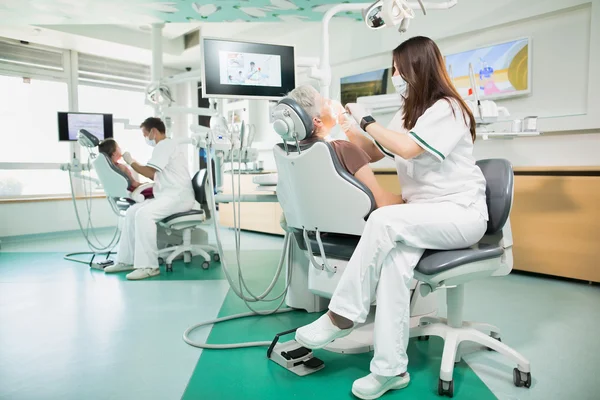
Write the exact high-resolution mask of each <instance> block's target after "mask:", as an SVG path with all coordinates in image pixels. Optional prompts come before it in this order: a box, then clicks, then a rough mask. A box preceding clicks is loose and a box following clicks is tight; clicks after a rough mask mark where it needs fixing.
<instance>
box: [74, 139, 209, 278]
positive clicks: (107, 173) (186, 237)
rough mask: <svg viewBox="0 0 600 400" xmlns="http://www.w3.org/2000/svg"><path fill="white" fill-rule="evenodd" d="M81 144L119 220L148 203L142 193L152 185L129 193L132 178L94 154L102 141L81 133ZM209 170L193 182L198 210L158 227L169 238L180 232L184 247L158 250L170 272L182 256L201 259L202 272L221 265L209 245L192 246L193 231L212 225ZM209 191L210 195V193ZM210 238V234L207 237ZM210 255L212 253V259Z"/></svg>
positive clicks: (169, 217) (105, 159) (188, 212)
mask: <svg viewBox="0 0 600 400" xmlns="http://www.w3.org/2000/svg"><path fill="white" fill-rule="evenodd" d="M78 142H79V144H80V145H82V146H84V147H86V148H88V149H89V151H90V162H91V164H92V166H93V167H94V170H95V171H96V174H97V175H98V179H99V181H100V183H101V184H102V187H103V189H104V191H105V193H106V197H107V198H108V201H109V203H110V204H111V206H112V208H113V211H114V212H115V213H116V214H117V215H118V216H120V217H124V216H125V213H126V212H127V209H128V208H129V207H131V206H132V205H134V204H136V203H139V202H142V201H144V200H145V199H146V197H145V196H144V195H143V193H142V192H144V191H146V190H147V189H149V188H151V187H152V186H153V185H154V184H153V183H146V184H143V185H140V186H139V187H137V188H136V189H135V190H134V191H131V192H130V191H129V190H128V188H130V187H131V182H130V180H129V177H128V176H127V175H126V174H124V173H123V171H121V170H120V169H119V168H118V167H117V166H115V165H114V163H113V162H112V161H111V160H110V159H109V158H108V156H107V155H106V154H104V153H102V152H100V151H98V152H94V151H93V149H94V148H96V147H98V145H99V144H100V141H99V140H98V138H97V137H96V136H94V135H93V134H92V133H90V132H88V131H86V130H84V129H82V130H80V131H79V133H78ZM208 186H209V185H208V180H207V172H206V169H201V170H200V171H198V172H197V173H196V174H195V176H194V177H193V179H192V187H193V189H194V197H195V199H196V202H197V203H198V204H199V206H200V209H199V210H190V211H185V212H181V213H177V214H173V215H170V216H168V217H166V218H164V219H162V220H161V221H159V222H158V226H159V227H161V228H162V229H164V231H165V232H166V234H167V235H169V236H170V235H171V234H172V233H173V232H181V234H182V243H181V244H178V245H175V246H172V247H166V248H164V249H162V250H159V252H158V255H159V264H162V263H164V264H165V266H166V269H167V271H172V270H173V261H174V260H175V259H176V258H178V257H180V256H183V261H184V263H186V264H188V263H190V262H191V259H192V256H193V255H199V256H201V257H202V258H203V259H204V261H203V262H202V268H203V269H208V268H209V266H210V260H211V258H212V259H213V260H214V261H219V254H218V253H217V248H216V247H215V246H210V245H207V244H192V231H193V230H196V229H200V228H202V226H205V225H207V224H209V223H211V217H212V216H211V212H210V209H209V206H208V199H209V197H207V196H209V195H210V193H209V192H210V190H209V187H208ZM207 191H208V192H207ZM206 235H207V234H206ZM208 252H213V255H212V257H211V255H210V254H209V253H208Z"/></svg>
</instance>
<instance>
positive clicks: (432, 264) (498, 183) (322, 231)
mask: <svg viewBox="0 0 600 400" xmlns="http://www.w3.org/2000/svg"><path fill="white" fill-rule="evenodd" d="M273 117H274V118H275V121H274V123H273V128H274V129H275V131H276V132H277V133H278V134H279V135H280V136H281V137H282V139H283V143H280V144H277V145H276V146H275V148H274V154H275V162H276V165H277V171H278V182H277V196H278V198H279V202H280V204H281V207H282V209H283V213H284V216H285V223H286V224H287V226H286V229H287V230H289V231H290V232H293V233H294V235H295V237H296V240H297V242H298V245H299V247H300V248H301V249H302V250H303V251H305V252H306V255H307V258H308V260H309V262H310V265H311V266H312V267H309V277H308V282H309V289H310V290H311V291H312V292H313V293H315V294H317V295H319V296H324V297H329V298H330V297H331V294H332V293H333V290H334V289H335V285H337V283H338V282H339V276H341V274H342V273H343V270H344V268H345V265H346V264H347V260H349V259H350V257H351V255H352V253H353V252H354V249H355V247H356V245H357V244H358V241H359V239H360V235H361V234H362V232H363V228H364V225H365V221H366V219H367V218H368V217H369V214H370V213H371V212H372V211H373V210H374V209H375V201H374V198H373V195H372V193H371V192H370V191H369V190H368V189H367V188H366V187H365V186H364V185H362V183H360V182H359V181H358V180H356V179H355V178H354V177H353V176H352V175H350V174H349V173H348V172H347V171H346V170H345V169H344V168H343V167H342V166H341V164H340V162H339V160H338V159H337V156H336V154H335V151H334V150H333V148H332V146H331V145H330V144H328V143H326V142H315V143H313V144H310V145H306V146H303V145H300V144H299V142H300V141H302V140H304V139H306V138H308V137H310V135H311V134H312V130H313V127H312V121H311V119H310V118H309V117H308V115H307V114H306V113H305V112H304V110H303V109H302V108H301V107H300V106H299V105H298V104H297V103H295V102H294V101H293V100H291V99H289V98H286V99H283V100H282V101H280V102H279V103H278V105H277V106H276V107H275V109H274V112H273ZM290 141H291V142H295V143H294V144H288V142H290ZM477 165H478V166H479V168H480V169H481V170H482V172H483V174H484V176H485V178H486V182H487V187H486V199H487V205H488V211H489V215H490V217H489V222H488V228H487V232H486V234H485V236H484V237H483V239H482V240H481V241H480V243H478V244H477V245H475V246H473V247H471V248H468V249H461V250H450V251H434V250H427V251H426V252H425V253H424V255H423V257H422V258H421V260H420V262H419V264H418V265H417V266H416V268H415V279H416V280H418V281H419V283H418V284H417V285H416V286H415V285H414V283H413V288H414V292H413V296H412V297H411V333H410V336H411V337H418V338H420V339H422V340H427V339H428V338H429V336H440V337H442V338H443V339H444V341H445V342H444V350H443V354H442V362H441V368H440V379H439V383H438V393H439V395H441V396H444V395H446V396H449V397H452V396H453V392H454V385H453V379H452V375H453V370H454V363H455V362H458V361H460V360H461V358H462V355H461V354H460V353H459V352H458V346H459V344H460V343H461V342H463V341H470V342H475V343H477V344H480V345H483V346H484V347H485V348H487V349H488V350H494V351H497V352H498V353H500V354H502V355H505V356H507V357H509V358H510V359H511V360H513V361H514V362H516V363H517V365H518V367H517V368H515V369H514V370H513V382H514V384H515V385H516V386H524V387H527V388H528V387H530V385H531V373H530V363H529V361H528V360H527V359H525V358H524V357H523V356H522V355H520V354H519V353H518V352H516V351H515V350H513V349H511V348H510V347H508V346H507V345H506V344H504V343H502V342H501V341H500V331H499V329H498V328H497V327H495V326H492V325H489V324H485V323H474V322H466V321H464V320H463V305H464V291H465V284H466V283H467V282H470V281H473V280H476V279H483V278H487V277H491V276H503V275H507V274H508V273H510V271H511V270H512V264H513V259H512V235H511V230H510V221H509V215H510V210H511V207H512V199H513V171H512V167H511V165H510V163H509V162H508V161H506V160H501V159H495V160H481V161H478V162H477ZM312 171H318V175H316V174H315V173H314V172H312ZM443 289H445V290H446V294H447V296H446V303H447V308H448V311H447V314H448V317H447V318H437V317H432V316H428V315H423V314H425V313H426V312H427V311H429V310H428V309H427V308H426V309H425V310H419V312H420V313H415V308H414V306H415V304H417V302H416V300H417V299H427V298H432V295H433V294H435V292H436V291H439V290H443ZM425 304H426V303H425ZM415 318H416V319H417V323H416V324H415V323H414V319H415ZM358 329H360V328H358ZM352 334H354V332H353V333H352ZM352 334H351V335H349V336H348V337H350V336H352ZM336 342H337V341H336ZM336 342H333V344H335V343H336ZM334 351H335V350H334Z"/></svg>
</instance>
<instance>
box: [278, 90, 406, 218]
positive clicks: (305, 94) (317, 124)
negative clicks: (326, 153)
mask: <svg viewBox="0 0 600 400" xmlns="http://www.w3.org/2000/svg"><path fill="white" fill-rule="evenodd" d="M288 97H289V98H291V99H293V100H294V101H296V103H298V105H300V107H302V108H303V109H304V111H306V113H307V114H308V115H309V116H310V117H311V118H312V121H313V126H314V132H313V135H312V136H311V137H310V138H308V139H306V140H304V141H302V142H301V144H309V143H313V142H316V141H319V140H327V137H328V136H329V133H330V131H331V128H333V127H334V126H335V125H336V124H337V123H338V118H337V117H338V115H341V113H343V112H344V109H343V108H342V106H341V104H335V103H334V102H332V101H331V100H329V99H326V98H324V97H323V96H321V94H320V93H319V92H317V90H316V89H315V88H313V87H312V86H309V85H303V86H299V87H297V88H296V89H294V90H292V91H291V92H290V93H288ZM330 143H331V145H332V146H333V149H334V150H335V153H336V155H337V156H338V159H339V160H340V163H341V164H342V165H343V166H344V168H345V169H346V170H347V171H348V172H350V173H351V174H352V175H354V177H355V178H356V179H358V180H359V181H360V182H362V183H363V184H364V185H365V186H366V187H368V188H369V190H370V191H371V193H373V197H374V198H375V203H376V204H377V207H378V208H379V207H383V206H388V205H392V204H402V203H403V200H402V196H400V195H397V194H393V193H390V192H388V191H387V190H385V189H383V188H382V187H381V186H380V185H379V182H377V179H376V178H375V174H374V173H373V171H372V170H371V168H370V167H369V163H370V162H371V161H372V159H373V157H371V156H370V155H369V154H368V153H367V152H365V151H364V150H363V149H362V148H361V147H359V146H357V145H356V144H354V143H352V142H349V141H346V140H332V141H330ZM378 158H380V157H378ZM373 161H376V160H373Z"/></svg>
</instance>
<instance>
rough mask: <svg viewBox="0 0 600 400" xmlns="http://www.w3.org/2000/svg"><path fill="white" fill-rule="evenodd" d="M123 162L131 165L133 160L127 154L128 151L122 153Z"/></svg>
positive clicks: (129, 154)
mask: <svg viewBox="0 0 600 400" xmlns="http://www.w3.org/2000/svg"><path fill="white" fill-rule="evenodd" d="M123 161H125V162H126V163H127V164H129V165H131V164H133V161H134V160H133V157H131V153H129V152H128V151H126V152H125V153H123Z"/></svg>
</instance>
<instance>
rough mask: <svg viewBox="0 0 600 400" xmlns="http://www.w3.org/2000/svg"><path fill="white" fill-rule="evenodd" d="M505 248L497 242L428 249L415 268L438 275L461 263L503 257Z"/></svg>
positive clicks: (423, 272) (424, 272)
mask: <svg viewBox="0 0 600 400" xmlns="http://www.w3.org/2000/svg"><path fill="white" fill-rule="evenodd" d="M502 254H504V249H503V248H502V247H501V246H499V245H497V244H479V246H478V247H477V248H469V249H460V250H426V251H425V253H424V254H423V257H421V260H420V261H419V263H418V264H417V267H416V268H415V270H416V271H418V272H419V273H421V274H423V275H436V274H439V273H440V272H445V271H448V270H450V269H452V268H456V267H460V266H461V265H465V264H470V263H473V262H476V261H483V260H489V259H492V258H498V257H501V256H502Z"/></svg>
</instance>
